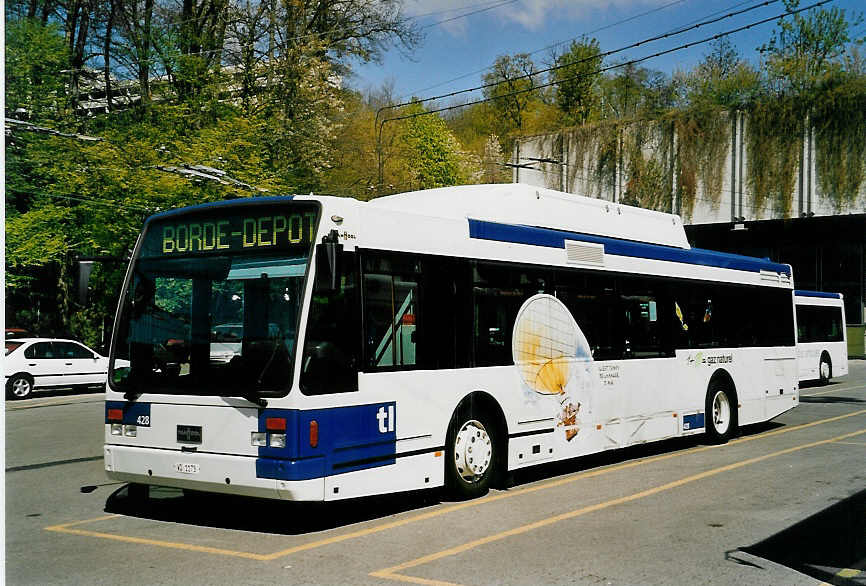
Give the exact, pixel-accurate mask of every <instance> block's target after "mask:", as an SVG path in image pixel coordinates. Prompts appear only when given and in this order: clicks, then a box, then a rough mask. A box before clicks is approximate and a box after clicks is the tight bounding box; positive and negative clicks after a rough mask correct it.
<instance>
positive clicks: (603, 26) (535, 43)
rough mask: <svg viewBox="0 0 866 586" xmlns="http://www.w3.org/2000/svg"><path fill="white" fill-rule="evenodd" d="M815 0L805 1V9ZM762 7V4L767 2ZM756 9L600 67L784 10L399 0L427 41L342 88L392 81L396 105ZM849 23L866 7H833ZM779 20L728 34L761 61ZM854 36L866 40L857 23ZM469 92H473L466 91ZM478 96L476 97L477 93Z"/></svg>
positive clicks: (684, 1) (741, 4) (675, 58)
mask: <svg viewBox="0 0 866 586" xmlns="http://www.w3.org/2000/svg"><path fill="white" fill-rule="evenodd" d="M816 1H817V0H801V2H800V6H801V7H805V6H809V5H811V4H813V3H814V2H816ZM765 3H766V4H767V5H766V6H764V4H765ZM750 7H756V8H755V9H754V10H750V11H748V12H745V13H743V14H740V15H737V16H733V17H730V18H724V19H722V20H721V21H719V22H717V23H715V24H712V25H707V26H705V27H700V28H698V29H696V30H691V31H687V32H685V33H683V34H679V35H676V36H674V37H672V38H668V39H663V40H659V41H655V42H652V43H648V44H647V45H646V46H641V47H637V48H634V49H629V50H627V51H623V52H621V53H617V54H616V55H612V56H611V57H609V58H607V59H606V60H605V65H608V64H612V63H614V62H615V61H614V60H617V59H618V60H620V61H625V60H630V59H636V58H640V57H643V56H646V55H651V54H653V53H656V52H659V51H663V50H666V49H670V48H673V47H677V46H679V45H682V44H685V43H689V42H694V41H699V40H701V39H705V38H707V37H709V36H712V35H715V34H718V33H722V32H725V31H729V30H731V29H735V28H739V27H742V26H745V25H748V24H751V23H754V22H756V21H760V20H764V19H767V18H770V17H776V16H777V15H779V14H781V13H782V12H784V6H783V3H782V1H781V0H462V1H461V0H405V4H404V10H405V14H406V15H407V16H410V17H412V18H413V19H415V22H416V23H417V24H418V25H419V26H420V27H423V28H422V32H423V33H424V40H423V41H422V43H421V44H420V46H419V47H417V48H416V49H415V50H414V51H413V52H412V53H411V54H410V55H406V54H405V51H403V52H401V51H400V50H397V49H391V50H389V51H388V52H387V53H386V54H385V55H384V58H383V59H382V62H381V63H368V64H355V65H354V66H353V70H354V72H355V75H354V76H353V77H351V78H349V79H348V80H347V82H348V85H350V86H352V87H353V88H355V89H358V90H361V91H367V90H371V89H372V90H377V89H379V88H381V87H382V86H383V84H393V88H394V95H395V97H397V98H409V97H411V96H419V97H430V96H435V95H440V94H444V93H448V92H451V91H455V90H460V89H465V88H469V87H473V86H476V85H479V84H480V83H481V76H482V75H483V70H484V69H485V68H487V67H489V66H490V65H492V64H493V62H494V61H495V59H496V58H497V57H498V56H500V55H505V54H509V55H513V54H515V53H530V54H531V56H532V59H533V60H534V61H535V63H536V66H537V67H539V68H542V67H546V66H547V65H546V64H547V63H549V62H550V60H551V58H550V49H549V47H550V46H551V45H555V44H557V43H565V44H563V45H559V46H558V48H559V49H560V50H561V49H563V48H564V47H566V46H567V43H568V42H569V41H570V40H571V39H575V38H579V37H581V36H582V35H584V34H585V35H587V36H588V37H595V38H596V39H598V41H599V45H600V47H601V50H602V51H603V52H604V51H611V50H615V49H619V48H621V47H625V46H628V45H631V44H633V43H636V42H638V41H641V40H644V39H648V38H650V37H654V36H657V35H660V34H663V33H667V32H672V31H675V30H677V29H679V28H683V27H686V26H690V25H693V24H695V23H698V22H701V21H704V20H708V19H712V18H716V17H720V16H724V15H727V14H729V13H731V12H736V11H742V10H745V9H748V8H750ZM825 7H838V8H840V9H844V10H845V13H846V15H847V16H848V17H849V20H851V17H852V16H853V15H854V14H857V13H862V12H864V11H866V2H864V0H831V1H830V2H829V3H828V4H826V5H825ZM776 20H777V19H775V18H773V20H771V21H770V22H768V23H766V24H762V25H759V26H755V27H753V28H751V29H749V30H746V31H743V32H739V33H736V34H732V35H730V36H729V37H728V38H729V39H730V40H731V42H732V43H733V44H734V46H735V47H736V48H737V50H738V51H739V53H740V55H741V56H742V57H743V58H746V59H748V60H750V61H752V62H753V63H755V64H758V63H759V54H758V51H757V49H758V48H759V47H760V46H761V45H762V44H764V43H767V42H768V41H769V40H770V37H771V34H772V31H773V30H774V29H775V28H776ZM854 32H855V33H859V36H861V37H862V36H863V35H864V34H866V26H864V25H861V26H860V27H858V30H855V31H854ZM708 52H710V45H709V43H704V44H702V45H697V46H694V47H691V48H688V49H684V50H680V51H675V52H673V53H670V54H668V55H664V56H661V57H657V58H653V59H649V60H647V61H644V62H643V63H641V64H640V65H641V66H644V67H647V68H649V69H655V70H658V71H662V72H664V73H667V74H673V73H674V72H675V71H677V70H678V69H681V70H688V69H691V68H692V67H693V66H694V65H695V64H696V63H697V62H699V61H700V60H701V59H702V58H703V57H704V55H706V54H707V53H708ZM470 95H471V94H470ZM474 96H475V97H479V96H480V94H478V93H476V94H474Z"/></svg>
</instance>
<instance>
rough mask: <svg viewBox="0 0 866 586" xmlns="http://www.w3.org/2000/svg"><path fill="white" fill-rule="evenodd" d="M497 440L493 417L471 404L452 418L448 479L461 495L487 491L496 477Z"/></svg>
mask: <svg viewBox="0 0 866 586" xmlns="http://www.w3.org/2000/svg"><path fill="white" fill-rule="evenodd" d="M497 449H498V446H497V442H496V434H495V432H494V429H493V424H492V423H491V422H490V419H489V418H487V417H485V416H483V415H481V414H479V413H475V412H474V411H473V410H472V409H470V408H465V407H464V408H461V409H458V411H457V412H456V413H455V414H454V417H452V418H451V423H450V425H449V426H448V435H447V439H446V446H445V458H446V459H445V482H446V487H447V488H448V491H449V493H451V495H453V496H455V497H457V498H466V499H469V498H475V497H479V496H481V495H484V494H486V493H487V491H488V490H490V484H491V482H492V479H493V478H494V477H495V476H494V475H495V472H496V470H495V469H496V464H497V458H498V453H497Z"/></svg>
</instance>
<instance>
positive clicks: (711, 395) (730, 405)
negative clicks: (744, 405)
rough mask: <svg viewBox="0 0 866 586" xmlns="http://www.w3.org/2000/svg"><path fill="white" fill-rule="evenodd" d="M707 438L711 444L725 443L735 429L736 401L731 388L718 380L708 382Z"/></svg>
mask: <svg viewBox="0 0 866 586" xmlns="http://www.w3.org/2000/svg"><path fill="white" fill-rule="evenodd" d="M705 420H706V429H707V436H708V437H709V439H710V441H712V442H713V443H719V444H723V443H725V442H727V441H728V440H729V439H731V437H733V435H734V433H735V432H736V429H737V399H736V395H735V394H734V392H733V390H732V389H731V387H730V386H729V385H728V384H726V383H725V382H724V381H722V380H720V379H715V380H713V381H712V382H710V386H709V388H708V389H707V400H706V418H705Z"/></svg>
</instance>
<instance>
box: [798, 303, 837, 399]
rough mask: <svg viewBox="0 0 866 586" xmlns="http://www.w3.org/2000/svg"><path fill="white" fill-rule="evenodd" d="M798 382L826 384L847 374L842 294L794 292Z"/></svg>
mask: <svg viewBox="0 0 866 586" xmlns="http://www.w3.org/2000/svg"><path fill="white" fill-rule="evenodd" d="M794 306H795V307H796V309H797V364H798V369H799V372H800V381H801V382H803V381H815V380H817V381H820V382H821V383H822V384H827V383H829V382H830V379H831V378H833V377H834V376H844V375H846V374H848V341H847V339H846V334H845V304H844V303H843V298H842V294H841V293H824V292H822V291H801V290H796V291H794Z"/></svg>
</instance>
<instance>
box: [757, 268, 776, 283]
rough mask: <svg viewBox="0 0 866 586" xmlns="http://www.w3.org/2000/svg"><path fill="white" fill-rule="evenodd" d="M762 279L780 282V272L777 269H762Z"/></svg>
mask: <svg viewBox="0 0 866 586" xmlns="http://www.w3.org/2000/svg"><path fill="white" fill-rule="evenodd" d="M761 280H762V281H771V282H773V283H778V282H779V273H777V272H776V271H764V270H762V271H761Z"/></svg>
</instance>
